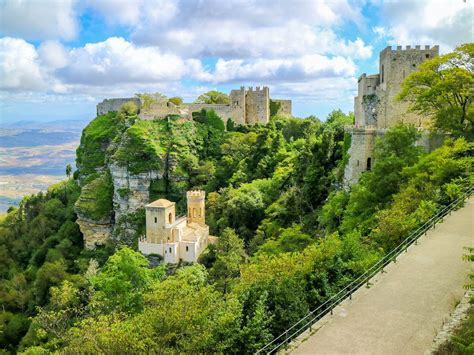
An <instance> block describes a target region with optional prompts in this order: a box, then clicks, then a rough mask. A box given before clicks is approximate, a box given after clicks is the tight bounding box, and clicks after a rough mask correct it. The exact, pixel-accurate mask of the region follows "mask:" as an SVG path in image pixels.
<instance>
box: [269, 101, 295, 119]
mask: <svg viewBox="0 0 474 355" xmlns="http://www.w3.org/2000/svg"><path fill="white" fill-rule="evenodd" d="M272 101H274V102H276V103H278V104H279V107H278V111H277V114H279V113H282V114H288V115H291V111H292V104H291V100H281V99H272Z"/></svg>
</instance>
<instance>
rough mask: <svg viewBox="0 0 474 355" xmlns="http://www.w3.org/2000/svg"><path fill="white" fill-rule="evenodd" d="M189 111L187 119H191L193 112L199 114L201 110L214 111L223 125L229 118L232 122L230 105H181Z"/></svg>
mask: <svg viewBox="0 0 474 355" xmlns="http://www.w3.org/2000/svg"><path fill="white" fill-rule="evenodd" d="M183 106H185V107H186V108H187V109H188V110H189V118H190V119H192V113H193V112H199V111H201V110H202V109H204V110H206V111H209V110H214V112H215V113H216V114H217V115H218V116H219V117H220V118H222V120H223V121H224V123H226V122H227V120H228V119H229V118H232V120H233V121H235V120H234V118H233V115H234V113H233V112H232V108H231V105H227V104H185V105H183Z"/></svg>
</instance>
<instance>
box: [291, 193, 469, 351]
mask: <svg viewBox="0 0 474 355" xmlns="http://www.w3.org/2000/svg"><path fill="white" fill-rule="evenodd" d="M467 246H471V247H473V246H474V197H471V198H470V199H469V200H468V201H467V202H466V204H465V206H464V207H463V208H461V209H459V210H458V211H455V212H453V213H452V214H451V216H447V217H445V220H444V222H443V223H441V224H438V225H437V226H436V229H435V230H431V231H430V232H428V234H427V235H426V236H423V237H421V238H420V239H419V242H418V245H412V246H411V247H410V248H409V249H408V252H407V253H403V254H401V255H400V256H399V257H398V258H397V263H391V264H390V265H389V266H388V267H387V268H386V271H387V273H384V274H378V275H376V276H375V277H374V278H373V279H372V280H371V283H372V286H371V287H370V288H366V287H362V288H361V289H359V290H358V291H357V292H356V293H355V294H354V295H353V296H352V300H346V301H344V302H343V303H341V305H340V306H338V307H337V308H335V309H334V315H333V316H330V315H327V316H325V317H324V318H323V319H321V320H320V321H319V322H318V323H316V324H315V326H313V333H314V334H313V335H311V334H309V333H308V332H306V333H304V334H302V335H301V336H300V337H299V339H297V341H295V342H294V344H293V346H296V347H297V348H296V349H293V351H292V352H293V353H295V354H384V355H385V354H404V355H405V354H423V353H424V352H425V351H426V350H428V349H429V348H430V347H431V345H432V343H433V339H434V337H435V336H436V334H437V333H438V331H439V330H440V329H441V327H442V325H443V321H445V320H446V319H447V318H448V317H449V314H450V313H451V312H452V310H453V309H454V308H455V306H456V304H457V302H458V301H459V300H460V299H461V298H462V296H463V293H464V289H463V285H464V284H466V283H467V282H468V277H467V275H468V273H469V272H472V271H473V267H472V266H471V265H470V264H469V263H467V262H465V261H463V260H462V255H463V254H464V253H465V250H464V249H463V248H464V247H467ZM471 264H472V263H471ZM318 328H319V329H318ZM315 329H317V331H316V332H314V331H315Z"/></svg>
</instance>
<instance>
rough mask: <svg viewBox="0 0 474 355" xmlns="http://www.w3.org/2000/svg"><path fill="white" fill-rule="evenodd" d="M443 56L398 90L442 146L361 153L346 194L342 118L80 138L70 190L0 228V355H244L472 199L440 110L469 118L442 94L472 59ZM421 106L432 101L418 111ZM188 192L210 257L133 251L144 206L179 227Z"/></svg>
mask: <svg viewBox="0 0 474 355" xmlns="http://www.w3.org/2000/svg"><path fill="white" fill-rule="evenodd" d="M460 48H461V49H460V50H459V52H458V54H457V55H458V57H455V56H451V55H445V56H439V57H437V58H434V59H433V60H432V61H431V60H428V61H426V62H425V63H424V64H422V65H420V69H419V70H418V71H414V72H413V73H412V74H410V75H409V76H408V77H407V80H406V81H405V82H404V84H403V85H404V86H403V93H404V95H405V97H409V98H410V100H412V101H411V102H412V103H413V102H414V104H413V105H414V107H415V109H417V110H419V113H420V114H422V113H423V112H428V113H429V114H430V115H428V114H426V115H425V116H424V118H425V119H427V120H432V121H433V130H434V131H435V132H436V133H442V134H443V135H444V142H443V143H442V144H441V146H439V147H438V148H437V149H431V150H427V149H424V148H423V147H424V145H423V144H420V142H421V140H422V133H424V134H426V133H427V131H424V132H423V131H421V130H420V129H418V128H417V127H415V126H414V125H411V124H406V123H403V122H397V123H395V124H393V125H392V126H391V127H390V128H387V129H384V130H383V134H380V135H379V136H377V139H375V141H374V142H373V147H370V150H371V151H370V154H371V156H370V159H371V160H370V162H373V164H368V165H367V166H366V167H365V169H363V171H362V172H361V173H360V179H358V180H357V182H354V183H353V184H352V185H351V186H350V187H349V186H346V185H344V176H343V174H344V169H345V167H346V166H347V164H348V162H349V161H350V159H351V157H350V156H349V148H350V147H352V142H351V139H352V138H353V137H354V135H351V134H348V131H347V129H345V128H344V127H345V126H346V125H351V124H353V123H354V115H353V114H347V115H346V114H344V113H343V112H342V111H340V110H335V111H333V112H332V113H331V114H330V115H329V116H328V117H327V119H326V120H325V121H324V122H321V121H319V120H318V119H316V118H315V117H308V118H305V119H298V118H295V117H292V116H290V115H284V114H278V113H277V114H273V115H272V116H271V117H270V118H269V122H268V123H267V124H255V125H237V126H235V125H233V124H229V122H232V121H230V120H229V121H227V124H224V121H223V120H222V119H221V117H219V116H218V115H217V114H216V112H214V111H212V110H208V111H206V110H202V111H200V112H197V113H195V114H193V115H192V117H191V118H190V117H181V116H179V115H168V116H166V117H164V118H155V119H141V118H139V117H138V115H137V107H136V106H135V105H134V104H133V103H125V104H123V105H122V106H121V108H120V109H119V112H108V113H105V114H103V115H99V116H97V117H96V118H94V119H93V120H92V121H91V122H90V123H89V124H88V125H87V126H86V127H85V128H84V130H83V132H82V136H81V140H80V145H79V147H78V148H77V152H76V166H77V170H76V171H75V172H74V174H73V175H72V177H70V178H68V179H67V180H65V181H63V182H61V183H58V184H56V185H53V186H51V187H50V188H49V189H48V191H47V192H46V193H39V194H36V195H32V196H28V197H25V198H24V199H23V200H22V202H21V203H20V205H19V207H18V208H13V209H10V211H9V213H8V214H7V215H6V216H4V217H2V220H1V221H0V302H1V304H2V306H3V310H2V313H0V347H1V348H2V349H4V350H6V351H8V352H19V351H20V352H25V353H27V354H28V353H34V354H36V353H41V354H47V353H50V352H56V351H58V352H65V353H83V352H86V353H123V352H127V353H153V352H156V351H160V352H163V353H254V352H256V351H257V350H258V349H260V348H261V347H262V346H263V345H265V344H266V343H268V342H269V341H271V340H272V339H273V338H275V337H276V336H278V335H280V334H281V333H282V332H284V331H285V330H286V329H288V327H290V326H292V325H293V324H294V323H295V322H297V321H298V320H299V319H301V318H302V317H304V316H305V315H307V314H308V312H309V310H314V309H316V308H317V307H319V306H320V305H321V304H323V303H324V302H325V301H326V300H328V298H330V297H331V296H333V295H335V294H337V292H338V291H339V290H341V289H342V288H344V287H345V286H346V285H348V284H349V283H350V282H351V281H353V280H355V279H356V278H357V277H358V276H360V275H361V274H363V273H364V271H366V270H367V269H368V268H370V267H371V266H372V265H374V264H375V263H376V262H377V261H378V260H380V259H381V258H382V257H383V256H384V255H386V254H387V253H389V252H390V251H391V250H392V249H393V248H394V247H395V246H397V245H398V244H399V243H400V241H402V240H403V239H404V238H405V237H406V236H407V235H409V234H410V233H411V232H412V231H413V230H415V229H417V228H418V227H419V226H420V225H422V224H423V223H424V222H425V221H426V220H428V219H429V218H430V217H431V216H433V215H434V214H436V213H437V211H439V210H440V209H442V208H443V206H446V205H448V204H450V203H451V202H452V201H454V200H456V199H457V198H458V197H459V196H461V195H462V194H463V191H464V190H465V189H466V187H469V186H472V185H473V183H474V180H473V178H474V174H473V163H474V144H473V143H472V125H469V122H471V121H472V113H473V111H472V107H471V106H472V105H470V106H466V107H464V106H463V104H461V105H460V107H455V106H453V105H452V104H450V101H449V99H450V95H452V96H454V97H462V98H463V100H464V101H463V102H467V103H469V104H470V103H471V102H472V100H471V99H472V98H471V96H469V95H470V94H469V92H470V91H466V90H465V91H462V92H461V93H458V92H456V91H454V92H452V90H453V89H452V86H449V85H448V89H446V86H443V85H441V84H442V83H445V80H447V81H448V83H452V82H457V83H459V85H454V87H455V88H458V87H460V85H465V86H469V85H471V87H472V82H471V84H469V82H467V84H466V80H465V79H466V77H467V78H470V79H471V81H472V80H473V75H472V71H469V69H465V68H464V69H463V68H460V67H459V66H454V67H449V66H446V65H445V64H444V63H446V62H447V61H449V60H453V58H455V59H456V58H458V59H459V58H461V59H463V58H464V59H465V58H472V46H471V45H466V46H464V47H460ZM463 48H464V49H463ZM462 50H464V52H463V51H462ZM468 50H469V51H468ZM469 53H470V54H469ZM468 54H469V55H470V57H468ZM433 63H434V64H433ZM456 63H458V62H455V64H456ZM433 65H437V66H436V68H437V69H439V68H441V69H440V71H439V72H438V71H433ZM465 74H466V75H465ZM446 78H447V79H446ZM417 80H422V81H423V83H425V84H424V86H423V88H422V89H420V86H419V85H418V84H417ZM429 80H432V82H433V85H432V87H430V86H428V85H426V83H427V82H429ZM440 83H441V84H440ZM440 88H441V89H442V90H445V92H444V94H443V95H441V94H440V93H439V90H440ZM423 90H425V91H423ZM432 90H438V92H437V94H436V95H438V96H436V95H435V93H432V92H431V91H432ZM450 90H451V91H450ZM463 90H464V89H463ZM427 91H428V92H427ZM428 94H431V95H434V96H436V97H437V98H439V100H438V101H436V102H435V103H434V104H433V100H430V101H428V102H425V106H422V105H421V104H420V100H423V99H424V98H426V97H427V95H428ZM463 95H464V96H463ZM446 98H447V99H446ZM417 100H418V101H417ZM416 105H418V106H416ZM430 105H431V106H430ZM443 105H444V106H443ZM417 107H418V108H417ZM420 107H421V108H420ZM436 107H442V109H439V110H438V111H436V110H435V109H436ZM423 110H426V111H423ZM423 114H424V113H423ZM359 143H360V142H359ZM372 154H373V155H372ZM352 160H353V162H354V158H352ZM355 160H356V161H355V162H354V163H355V164H356V166H358V165H357V164H358V163H359V161H358V159H355ZM362 163H363V164H365V161H362ZM344 186H345V187H344ZM190 189H201V190H204V191H205V192H206V211H205V212H206V213H205V215H206V223H207V224H208V225H209V227H210V233H211V234H212V235H213V236H217V237H219V240H218V242H217V244H215V245H210V246H209V247H208V248H207V249H206V250H205V251H204V252H203V253H202V254H201V256H200V258H199V260H198V262H197V263H184V262H181V263H179V264H164V263H163V262H162V260H161V258H160V257H158V256H157V255H151V256H149V257H145V256H144V255H142V254H141V253H139V252H137V242H138V239H139V238H140V237H141V236H143V234H144V226H145V213H144V205H145V204H147V203H148V202H150V201H153V200H155V199H158V198H166V199H169V200H171V201H175V202H176V209H177V215H180V214H182V213H184V212H185V203H186V201H185V196H186V194H185V192H186V191H187V190H190ZM169 221H170V222H171V218H170V219H169Z"/></svg>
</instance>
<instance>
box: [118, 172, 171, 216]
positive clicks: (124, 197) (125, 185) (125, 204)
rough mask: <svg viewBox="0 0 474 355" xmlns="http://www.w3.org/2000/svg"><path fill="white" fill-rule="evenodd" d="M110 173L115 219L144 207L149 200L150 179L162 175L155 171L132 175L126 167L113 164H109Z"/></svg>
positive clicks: (158, 177)
mask: <svg viewBox="0 0 474 355" xmlns="http://www.w3.org/2000/svg"><path fill="white" fill-rule="evenodd" d="M110 174H111V176H112V183H113V185H114V196H113V202H114V212H115V219H116V220H119V219H120V217H122V216H123V215H125V214H129V213H131V212H135V211H136V210H138V209H139V208H142V207H144V206H145V205H146V204H147V203H148V202H149V200H150V192H149V191H150V183H151V181H152V180H155V179H161V178H162V177H163V175H162V174H161V173H159V172H157V171H150V172H146V173H141V174H138V175H133V174H131V173H130V172H129V171H128V170H127V168H126V167H121V166H118V165H115V164H111V165H110Z"/></svg>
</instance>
